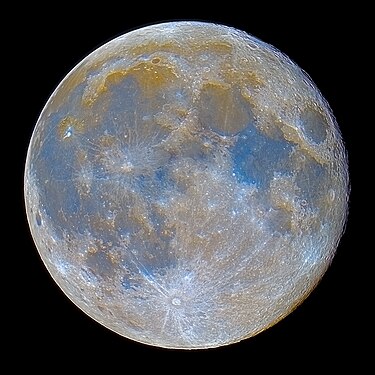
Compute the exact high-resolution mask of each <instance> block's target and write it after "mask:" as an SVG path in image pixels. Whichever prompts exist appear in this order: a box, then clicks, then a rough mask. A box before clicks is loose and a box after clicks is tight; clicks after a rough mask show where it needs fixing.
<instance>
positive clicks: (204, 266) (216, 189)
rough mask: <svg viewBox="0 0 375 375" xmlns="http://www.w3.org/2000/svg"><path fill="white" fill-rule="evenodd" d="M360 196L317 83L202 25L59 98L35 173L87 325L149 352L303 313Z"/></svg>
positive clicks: (111, 57)
mask: <svg viewBox="0 0 375 375" xmlns="http://www.w3.org/2000/svg"><path fill="white" fill-rule="evenodd" d="M348 190H349V178H348V165H347V158H346V152H345V148H344V144H343V141H342V137H341V134H340V131H339V128H338V125H337V123H336V121H335V118H334V116H333V114H332V112H331V109H330V107H329V105H328V104H327V102H326V101H325V99H324V98H323V97H322V95H321V93H320V92H319V90H318V89H317V87H316V86H315V85H314V83H313V82H312V81H311V79H310V78H309V77H308V76H307V75H306V74H305V73H304V72H303V70H302V69H301V68H299V67H298V66H297V65H296V64H295V63H293V62H292V61H291V60H290V59H289V58H288V57H286V56H285V55H284V54H282V53H281V52H280V51H278V50H277V49H276V48H274V47H272V46H271V45H269V44H267V43H264V42H262V41H260V40H258V39H257V38H255V37H253V36H251V35H248V34H246V33H244V32H242V31H239V30H236V29H233V28H230V27H227V26H222V25H216V24H211V23H204V22H185V21H184V22H171V23H162V24H156V25H151V26H147V27H144V28H141V29H138V30H134V31H131V32H129V33H127V34H124V35H122V36H119V37H117V38H116V39H113V40H112V41H110V42H108V43H107V44H105V45H103V46H101V47H100V48H98V49H97V50H95V51H94V52H92V53H91V54H90V55H88V56H87V57H86V58H85V59H83V60H82V61H81V62H80V63H79V64H78V65H77V66H76V67H75V68H74V69H73V70H72V71H71V72H70V73H69V74H68V75H67V76H66V77H65V78H64V80H63V81H62V82H61V83H60V84H59V85H58V87H57V88H56V90H55V91H54V93H53V94H52V96H51V97H50V99H49V100H48V102H47V104H46V106H45V107H44V109H43V111H42V113H41V115H40V117H39V120H38V122H37V124H36V127H35V129H34V133H33V135H32V138H31V141H30V145H29V149H28V154H27V160H26V166H25V202H26V212H27V217H28V221H29V224H30V229H31V233H32V236H33V239H34V241H35V244H36V247H37V249H38V252H39V254H40V256H41V258H42V260H43V262H44V264H45V266H46V268H47V269H48V271H49V272H50V274H51V276H52V278H53V279H54V280H55V282H56V283H57V284H58V285H59V287H60V288H61V289H62V290H63V291H64V293H65V294H66V295H67V296H68V297H69V299H70V300H71V301H72V302H73V303H74V304H76V305H77V306H78V307H79V308H80V309H82V310H83V311H84V312H85V313H86V314H87V315H88V316H90V317H91V318H93V319H94V320H95V321H97V322H99V323H100V324H102V325H104V326H105V327H107V328H108V329H110V330H112V331H114V332H116V333H118V334H119V335H122V336H124V337H126V338H129V339H132V340H135V341H137V342H141V343H144V344H148V345H153V346H159V347H165V348H180V349H199V348H210V347H218V346H223V345H228V344H231V343H235V342H238V341H240V340H243V339H245V338H249V337H251V336H254V335H256V334H258V333H260V332H261V331H263V330H265V329H267V328H269V327H271V326H272V325H274V324H275V323H277V322H278V321H280V320H281V319H282V318H283V317H285V316H286V315H287V314H289V313H290V312H291V311H292V310H293V309H294V308H296V307H297V306H298V305H299V304H300V303H302V302H303V300H304V299H305V298H306V297H307V296H308V295H309V293H310V292H311V291H312V290H313V289H314V288H315V287H316V285H317V284H318V282H319V281H320V280H321V278H322V276H323V275H324V273H325V272H326V270H327V268H328V267H329V265H330V263H331V260H332V258H333V257H334V254H335V252H336V249H337V246H338V243H339V240H340V237H341V235H342V233H343V230H344V226H345V222H346V217H347V197H348Z"/></svg>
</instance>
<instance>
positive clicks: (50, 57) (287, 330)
mask: <svg viewBox="0 0 375 375" xmlns="http://www.w3.org/2000/svg"><path fill="white" fill-rule="evenodd" d="M152 4H153V8H152V9H151V8H150V6H149V5H147V3H145V4H143V3H141V2H139V4H134V5H132V7H131V8H130V7H127V6H126V5H123V6H115V5H111V4H110V3H106V4H104V3H103V4H98V6H97V9H93V8H95V6H93V5H90V6H87V8H84V9H83V11H81V12H79V11H78V10H77V9H75V8H74V7H66V8H64V7H60V8H54V9H48V8H43V9H40V13H39V12H38V10H36V11H35V8H34V9H33V10H31V8H30V12H31V11H33V12H34V13H33V15H32V16H31V15H30V17H29V18H28V19H27V20H26V19H20V18H19V17H18V13H17V12H15V13H14V14H11V15H9V17H10V19H11V20H12V21H11V24H12V25H13V26H14V28H15V29H17V30H18V31H20V30H21V33H18V34H15V36H14V40H13V42H12V43H11V46H10V47H9V52H10V53H9V54H8V55H9V56H10V58H9V61H8V62H9V64H10V65H11V67H12V69H11V70H12V71H13V73H14V74H10V76H11V80H12V82H13V86H15V87H16V89H17V90H16V91H17V92H15V93H14V94H12V95H11V96H10V97H9V99H10V101H11V103H10V105H16V108H17V109H16V110H15V111H16V119H17V121H16V123H15V124H14V126H13V127H12V129H11V131H12V133H13V137H16V138H13V139H17V142H12V151H13V152H12V155H15V156H16V159H15V160H16V162H17V165H15V162H13V161H12V164H11V166H12V167H11V169H12V170H13V172H14V171H16V172H15V173H16V177H15V178H13V179H12V181H13V182H14V184H15V186H14V191H15V192H17V198H16V199H17V202H20V204H19V205H17V208H16V210H12V213H13V214H12V217H16V222H15V221H14V220H12V224H11V226H12V228H13V229H12V228H10V229H9V230H10V231H12V230H13V233H15V234H14V235H13V238H14V239H13V241H11V246H10V247H9V246H6V247H5V246H4V251H7V253H8V255H10V260H9V261H7V262H6V263H5V264H4V271H5V272H4V274H7V275H8V277H7V280H6V281H5V282H4V285H5V286H6V287H5V288H4V289H5V290H6V291H7V292H10V293H9V296H8V295H6V297H4V301H3V302H2V306H5V307H6V308H5V309H4V310H6V313H7V314H6V318H5V319H4V332H8V334H9V338H8V334H7V336H6V337H7V338H6V343H7V344H6V347H7V349H6V350H7V351H9V352H10V353H11V354H13V355H17V358H19V359H20V360H19V361H18V360H17V361H13V365H14V366H19V365H20V364H22V363H23V361H26V364H27V366H29V368H30V369H31V368H35V369H37V368H41V369H42V368H48V369H49V370H50V372H52V373H54V372H55V370H56V369H59V368H60V366H62V365H63V364H65V365H67V366H69V367H71V368H75V366H77V364H79V365H82V366H89V367H90V366H91V367H92V366H93V367H92V368H98V369H99V368H105V369H107V370H108V372H109V369H110V368H116V367H117V368H119V369H122V370H123V371H141V370H142V369H146V367H147V366H151V367H152V368H153V369H154V370H155V371H164V370H166V369H168V368H170V369H171V370H174V372H176V371H181V370H184V369H186V370H187V369H188V368H189V367H191V368H192V369H193V370H194V369H196V370H197V372H198V373H199V372H200V371H199V369H200V368H201V366H202V364H206V365H207V366H210V368H212V370H213V369H214V367H212V366H214V365H219V368H221V367H222V366H224V365H228V366H230V367H229V368H231V369H232V370H231V372H234V371H237V370H238V371H239V370H241V371H245V372H252V370H254V369H257V371H256V372H259V369H262V370H263V371H262V372H265V373H269V372H271V371H270V370H271V369H273V370H282V369H300V370H301V371H302V372H304V369H308V370H311V369H313V368H317V369H319V368H321V369H324V368H325V369H328V368H332V369H338V368H339V367H340V366H342V365H344V366H346V365H347V364H351V365H355V366H356V368H357V369H359V367H358V366H362V365H363V363H364V362H365V361H366V359H367V354H366V346H365V341H364V338H365V337H366V335H367V334H368V333H367V331H366V330H367V329H368V328H367V327H368V324H366V322H365V321H363V320H364V319H365V317H364V316H365V315H364V311H365V309H366V308H365V306H364V301H363V299H362V298H361V297H360V293H359V291H360V290H361V288H362V282H363V281H362V277H361V272H360V269H361V261H362V257H361V255H360V252H361V251H362V250H363V248H362V247H361V246H360V244H359V243H358V242H357V241H356V238H357V236H358V223H359V222H360V220H359V209H358V204H357V203H356V179H357V174H358V172H357V171H358V169H357V168H356V165H357V159H358V147H356V144H355V134H354V131H355V129H356V126H355V125H356V116H355V114H354V108H353V103H352V97H353V94H352V92H353V90H354V89H355V87H354V86H355V84H356V83H355V82H353V80H354V78H355V74H353V70H354V69H355V65H353V64H355V62H353V59H352V58H351V57H350V52H349V51H350V49H351V48H352V45H353V42H354V40H355V39H359V38H361V33H360V29H359V28H358V27H357V26H353V25H355V24H356V22H360V18H361V14H362V10H360V11H358V10H356V9H351V8H348V9H345V8H343V6H341V8H340V9H333V10H331V11H328V10H327V9H325V8H324V7H318V5H317V4H316V3H314V4H315V5H314V4H313V3H311V4H310V5H306V6H304V8H303V9H302V8H301V9H299V8H298V9H296V8H289V9H288V8H285V7H284V6H283V7H280V8H278V9H276V8H274V7H273V6H272V5H267V6H265V8H264V9H255V8H253V7H252V5H251V4H249V5H248V6H247V7H246V8H244V7H243V6H240V5H236V4H233V5H231V4H230V9H229V5H226V6H225V9H219V8H220V7H221V6H220V5H217V6H216V8H215V9H214V10H212V9H208V10H207V11H203V10H199V11H198V10H196V11H193V10H192V9H194V7H191V9H189V7H187V4H185V5H184V6H185V7H187V9H186V10H185V11H183V10H179V11H173V10H170V9H169V10H167V9H168V8H167V7H165V8H166V9H160V5H157V4H156V3H152ZM99 5H100V7H99ZM180 9H183V8H180ZM197 9H199V7H197ZM23 11H24V12H26V14H27V12H28V9H23ZM363 12H365V10H363ZM179 19H193V20H202V21H213V22H218V23H222V24H226V25H229V26H234V27H236V28H239V29H242V30H244V31H247V32H249V33H250V34H253V35H254V36H256V37H258V38H259V39H262V40H263V41H265V42H268V43H270V44H273V45H274V46H275V47H277V48H279V49H280V50H281V51H283V52H284V53H286V54H287V55H288V56H289V57H290V58H291V59H292V60H294V61H295V62H296V63H297V64H298V65H299V66H300V67H301V68H303V69H304V70H305V71H306V72H308V74H309V75H310V77H311V78H312V79H313V81H314V82H315V83H316V85H317V86H318V87H319V89H320V91H321V92H322V94H323V96H324V97H325V98H326V99H327V101H328V102H329V103H330V106H331V108H332V110H333V112H334V114H335V116H336V118H337V121H338V123H339V125H340V129H341V132H342V135H343V138H344V141H345V144H346V147H347V150H348V154H349V166H350V176H351V183H352V192H351V197H350V210H349V219H348V223H347V228H346V231H345V234H344V236H343V238H342V240H341V242H340V245H339V248H338V251H337V255H336V257H335V258H334V261H333V263H332V265H331V267H330V268H329V270H328V271H327V273H326V274H325V276H324V278H323V280H322V281H321V283H320V284H319V285H318V287H317V288H316V289H315V290H314V292H313V293H312V294H311V295H310V296H309V298H308V299H307V300H306V301H305V302H304V303H303V304H302V305H301V306H300V307H299V308H298V309H296V310H295V311H294V312H293V313H292V314H290V315H289V316H288V317H286V318H285V319H284V320H282V321H281V322H279V323H278V324H277V325H275V326H274V327H272V328H271V329H269V330H267V331H265V332H263V333H261V334H259V335H258V336H256V337H254V338H251V339H248V340H245V341H242V342H240V343H238V344H234V345H230V346H227V347H222V348H217V349H209V350H198V351H179V350H167V349H159V348H154V347H150V346H146V345H142V344H138V343H135V342H132V341H130V340H127V339H125V338H123V337H120V336H119V335H117V334H115V333H112V332H110V331H109V330H107V329H106V328H104V327H102V326H100V325H99V324H98V323H96V322H94V321H93V320H91V319H90V318H89V317H87V316H86V315H84V314H83V313H82V312H81V311H80V310H79V309H78V308H77V307H75V306H74V305H73V304H72V303H71V302H70V301H69V300H68V299H67V297H65V296H64V295H63V293H62V292H61V291H60V290H59V288H58V287H57V286H56V285H55V284H54V282H53V281H52V279H51V278H50V276H49V274H48V273H47V271H46V270H45V268H44V266H43V264H42V262H41V260H40V258H39V255H38V253H37V250H36V248H35V246H34V244H33V241H32V238H31V236H30V234H29V230H28V226H27V222H26V217H25V214H24V204H23V168H24V163H25V157H26V151H27V146H28V142H29V140H30V137H31V133H32V130H33V127H34V125H35V123H36V121H37V119H38V116H39V114H40V112H41V110H42V109H43V106H44V104H45V103H46V101H47V100H48V98H49V96H50V95H51V93H52V92H53V90H54V89H55V87H56V86H57V84H58V83H59V82H60V81H61V80H62V79H63V78H64V77H65V75H66V74H67V73H68V72H69V71H70V70H71V69H72V68H73V67H74V66H75V65H76V64H77V63H78V62H79V61H80V60H81V59H82V58H84V57H85V56H86V55H87V54H89V53H90V52H92V51H93V50H94V49H96V48H97V47H99V46H100V45H102V44H103V43H105V42H107V41H109V40H111V39H113V38H114V37H116V36H118V35H120V34H122V33H124V32H126V31H129V30H132V29H135V28H138V27H141V26H145V25H148V24H151V23H156V22H162V21H170V20H179ZM9 34H12V32H11V30H10V32H9ZM12 35H13V34H12ZM12 38H13V37H12ZM15 71H16V72H15ZM7 163H8V165H9V162H7ZM12 207H13V206H12ZM14 223H15V224H16V225H14ZM14 226H16V228H17V230H16V232H14ZM10 233H11V232H10ZM5 235H7V236H9V234H7V233H5ZM3 337H4V336H3ZM30 353H34V354H33V355H30ZM46 359H48V360H49V361H52V362H51V363H53V367H50V366H51V365H48V366H47V364H46V363H47V362H48V361H47V362H46ZM139 359H140V360H139ZM176 360H177V362H176ZM173 361H175V362H173ZM133 362H134V364H135V365H136V367H135V369H133V370H130V369H129V365H130V364H131V363H133ZM327 366H328V367H327ZM89 367H87V368H89ZM137 369H138V370H137ZM141 373H143V372H142V371H141ZM359 373H360V372H359Z"/></svg>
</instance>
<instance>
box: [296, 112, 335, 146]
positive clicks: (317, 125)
mask: <svg viewBox="0 0 375 375" xmlns="http://www.w3.org/2000/svg"><path fill="white" fill-rule="evenodd" d="M300 122H301V127H302V130H303V133H304V135H305V137H307V139H308V140H309V141H311V142H313V143H316V144H320V143H322V142H324V140H325V139H326V137H327V127H328V125H327V121H326V119H325V118H324V116H323V115H322V114H321V113H320V112H319V111H318V110H316V109H312V108H308V109H306V110H305V111H304V112H303V113H302V114H301V116H300Z"/></svg>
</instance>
